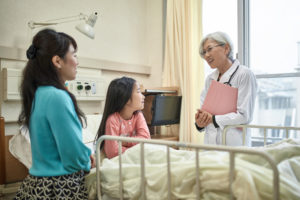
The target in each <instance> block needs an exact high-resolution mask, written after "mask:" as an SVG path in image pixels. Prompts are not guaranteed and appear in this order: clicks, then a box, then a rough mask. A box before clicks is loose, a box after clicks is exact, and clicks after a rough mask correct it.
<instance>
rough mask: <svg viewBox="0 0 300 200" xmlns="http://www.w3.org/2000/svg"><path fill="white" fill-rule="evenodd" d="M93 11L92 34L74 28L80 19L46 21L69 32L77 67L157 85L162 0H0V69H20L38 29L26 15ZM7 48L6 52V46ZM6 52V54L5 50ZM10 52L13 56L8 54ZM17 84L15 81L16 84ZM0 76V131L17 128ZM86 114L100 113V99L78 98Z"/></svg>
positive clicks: (14, 106)
mask: <svg viewBox="0 0 300 200" xmlns="http://www.w3.org/2000/svg"><path fill="white" fill-rule="evenodd" d="M93 12H97V13H98V19H97V22H96V25H95V39H94V40H92V39H90V38H88V37H86V36H85V35H83V34H82V33H80V32H78V31H76V29H75V25H77V24H78V23H80V21H76V22H70V23H64V24H59V25H56V26H50V28H53V29H55V30H57V31H61V32H66V33H67V34H69V35H71V36H73V37H74V38H75V40H76V41H77V44H78V54H77V55H78V58H79V69H83V70H95V71H97V74H99V76H101V78H103V80H104V81H105V83H106V84H105V85H103V86H102V87H105V90H106V88H107V86H108V84H109V82H110V81H111V80H112V79H114V78H116V77H121V76H124V75H126V76H131V77H133V78H135V79H136V80H137V81H138V82H139V83H141V84H143V86H144V87H145V88H147V87H159V86H161V76H162V63H163V58H162V57H163V1H162V0H87V1H80V0H72V1H71V0H65V1H60V0H52V1H46V0H39V1H36V0H22V1H21V0H1V1H0V32H1V37H0V47H1V48H0V50H1V49H2V52H1V51H0V54H2V55H0V69H1V72H2V71H3V68H8V69H20V70H22V69H23V67H24V66H25V64H26V57H25V55H19V52H22V54H23V53H24V52H25V50H26V49H27V48H28V46H29V45H30V43H31V41H32V37H33V36H34V35H35V34H36V33H37V32H38V31H39V30H41V28H37V29H33V30H31V29H30V28H29V27H28V26H27V23H28V22H29V21H31V20H34V21H36V22H43V21H46V20H50V19H57V18H62V17H68V16H74V15H78V14H79V13H84V14H87V15H89V14H91V13H93ZM6 49H8V50H9V52H7V51H6ZM10 52H12V53H10ZM12 54H15V55H12ZM16 84H17V83H16ZM3 85H4V77H3V74H2V73H1V81H0V89H1V93H0V101H1V106H0V115H1V116H3V117H5V119H6V121H7V122H6V124H5V130H6V135H10V134H15V133H17V131H18V125H17V123H16V121H17V117H18V115H19V113H20V108H21V106H20V101H19V100H17V101H7V100H4V97H3V96H4V89H3ZM79 105H80V107H81V108H82V109H83V111H84V112H85V113H86V114H93V113H102V111H103V106H104V101H103V100H102V101H88V100H87V101H79Z"/></svg>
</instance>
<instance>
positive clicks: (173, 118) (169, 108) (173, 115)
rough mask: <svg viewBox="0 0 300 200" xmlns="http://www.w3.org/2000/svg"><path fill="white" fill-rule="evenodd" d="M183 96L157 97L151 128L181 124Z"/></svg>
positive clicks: (153, 106) (153, 108)
mask: <svg viewBox="0 0 300 200" xmlns="http://www.w3.org/2000/svg"><path fill="white" fill-rule="evenodd" d="M181 99H182V97H181V96H161V95H156V96H155V98H154V100H153V103H152V113H153V114H152V120H151V126H161V125H170V124H179V122H180V110H181Z"/></svg>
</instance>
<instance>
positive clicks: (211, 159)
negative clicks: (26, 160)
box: [86, 139, 300, 200]
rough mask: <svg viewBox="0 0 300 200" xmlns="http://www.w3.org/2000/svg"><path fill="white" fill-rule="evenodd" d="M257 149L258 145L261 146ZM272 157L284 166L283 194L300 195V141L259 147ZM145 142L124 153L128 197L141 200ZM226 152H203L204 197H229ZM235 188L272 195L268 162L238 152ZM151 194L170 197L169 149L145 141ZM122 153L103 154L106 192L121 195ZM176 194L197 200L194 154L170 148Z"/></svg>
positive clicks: (242, 193) (91, 183)
mask: <svg viewBox="0 0 300 200" xmlns="http://www.w3.org/2000/svg"><path fill="white" fill-rule="evenodd" d="M256 149H257V148H256ZM260 149H261V150H262V151H267V152H268V153H270V154H271V155H272V156H274V159H275V161H276V163H278V169H279V171H280V197H281V199H300V190H299V188H300V182H299V181H300V141H295V140H291V139H289V140H284V141H282V142H280V143H277V144H274V145H270V146H268V147H267V148H260ZM139 155H140V145H136V146H134V147H132V148H130V149H128V150H127V151H126V152H125V153H124V154H123V155H122V158H123V180H124V181H123V185H124V197H125V198H127V199H140V196H141V193H140V158H139V157H140V156H139ZM228 158H229V155H228V153H226V152H216V151H206V152H201V153H200V170H199V172H200V184H201V187H200V188H201V198H202V199H229V190H228V187H229V186H228V184H229V181H228V166H229V165H228V160H229V159H228ZM235 161H236V171H235V172H236V174H235V177H236V179H235V181H234V182H233V186H232V187H233V193H234V196H235V197H236V198H237V199H249V200H250V199H251V200H253V199H272V197H273V196H272V194H273V192H272V190H273V187H272V183H273V182H272V179H273V172H272V170H271V169H269V167H268V166H267V163H266V161H264V160H263V159H261V158H260V157H257V156H246V155H244V154H243V155H242V154H241V155H238V156H237V157H236V159H235ZM145 163H146V181H147V184H146V195H147V199H155V200H156V199H167V166H166V148H165V147H162V146H158V145H145ZM118 167H119V166H118V157H115V158H113V159H111V160H109V159H104V160H103V165H102V167H101V187H102V193H105V194H107V195H109V196H110V197H114V198H118V197H119V172H118ZM171 172H172V177H171V179H172V195H173V197H174V199H195V198H196V194H195V187H196V183H195V174H196V172H195V153H194V152H193V151H181V150H173V149H172V150H171ZM86 184H87V187H88V190H89V195H90V199H95V198H96V172H95V170H93V171H92V172H91V173H90V174H89V175H88V176H87V177H86Z"/></svg>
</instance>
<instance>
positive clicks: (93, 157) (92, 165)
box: [90, 154, 96, 169]
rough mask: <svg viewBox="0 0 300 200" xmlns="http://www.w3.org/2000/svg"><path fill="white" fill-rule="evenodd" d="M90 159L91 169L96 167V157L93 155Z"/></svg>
mask: <svg viewBox="0 0 300 200" xmlns="http://www.w3.org/2000/svg"><path fill="white" fill-rule="evenodd" d="M90 159H91V169H92V168H95V167H96V159H95V156H94V155H93V154H91V155H90Z"/></svg>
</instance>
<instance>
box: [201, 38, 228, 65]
mask: <svg viewBox="0 0 300 200" xmlns="http://www.w3.org/2000/svg"><path fill="white" fill-rule="evenodd" d="M209 39H210V40H214V41H216V42H217V43H218V44H220V45H225V44H228V45H229V49H230V50H229V53H228V55H227V57H228V58H229V59H230V60H233V43H232V41H231V39H230V37H229V36H228V35H227V34H226V33H224V32H214V33H210V34H208V35H206V36H205V37H204V38H203V39H202V40H201V43H200V47H199V54H200V56H201V57H202V58H203V57H204V55H203V45H204V43H205V42H206V40H209Z"/></svg>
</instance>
